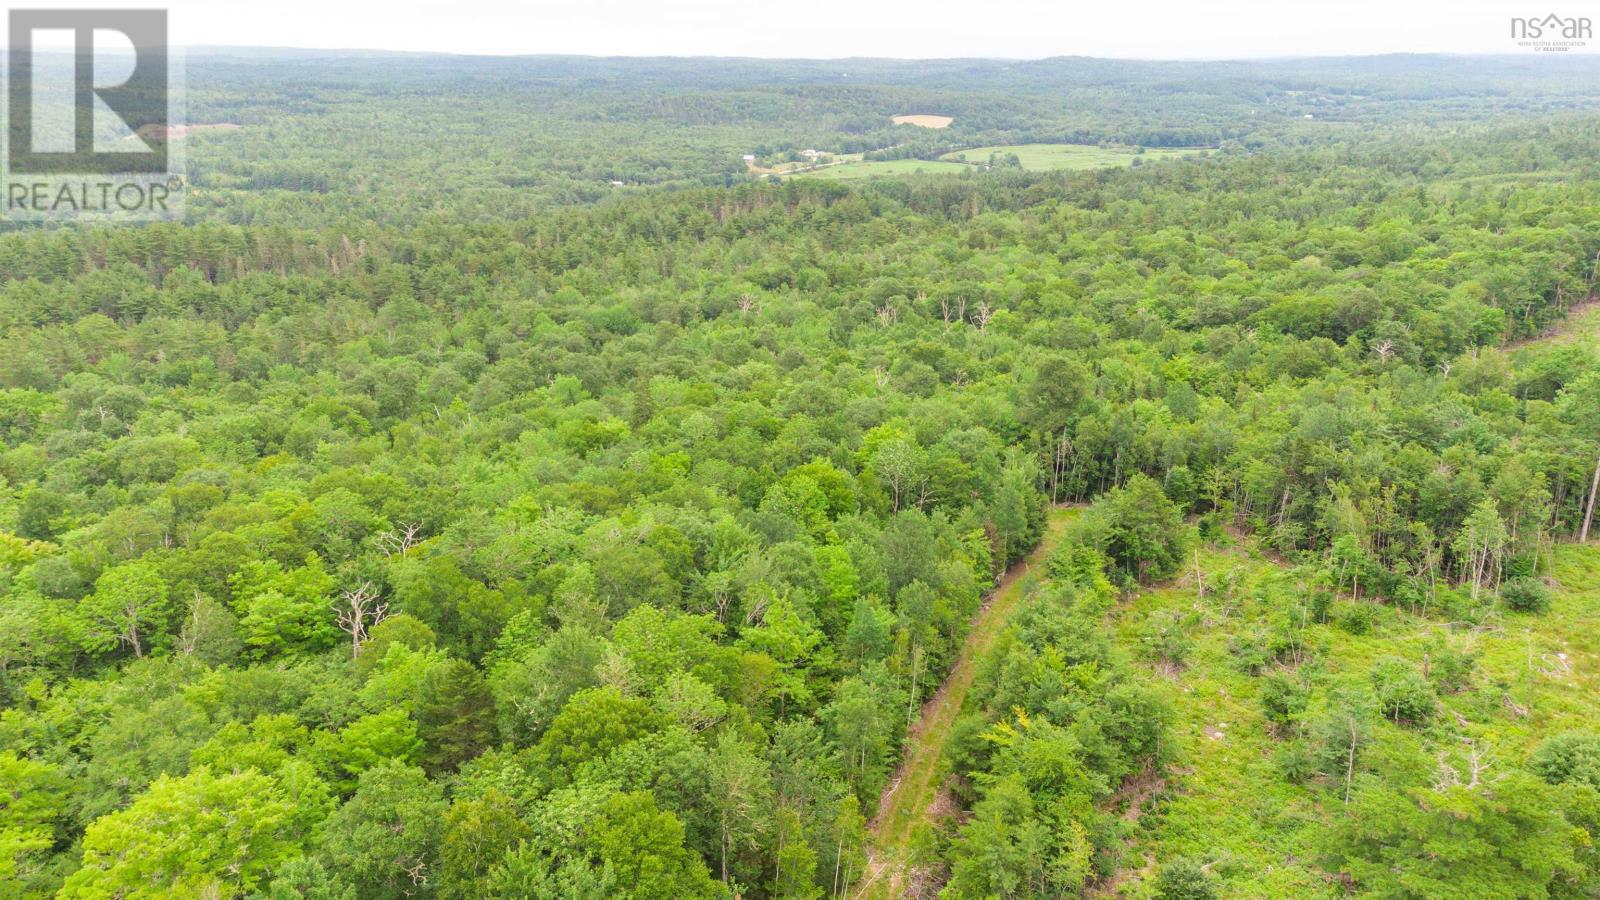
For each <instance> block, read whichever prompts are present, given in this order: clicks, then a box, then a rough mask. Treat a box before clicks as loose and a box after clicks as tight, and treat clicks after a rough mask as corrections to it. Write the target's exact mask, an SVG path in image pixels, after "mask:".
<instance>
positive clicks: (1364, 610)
mask: <svg viewBox="0 0 1600 900" xmlns="http://www.w3.org/2000/svg"><path fill="white" fill-rule="evenodd" d="M1377 621H1378V608H1377V607H1375V606H1373V605H1372V604H1370V603H1354V604H1351V605H1350V606H1349V607H1347V608H1346V609H1345V611H1344V612H1342V613H1340V614H1339V628H1340V629H1342V630H1343V631H1344V632H1345V633H1346V634H1354V635H1363V634H1371V633H1372V626H1373V625H1374V624H1375V623H1376V622H1377Z"/></svg>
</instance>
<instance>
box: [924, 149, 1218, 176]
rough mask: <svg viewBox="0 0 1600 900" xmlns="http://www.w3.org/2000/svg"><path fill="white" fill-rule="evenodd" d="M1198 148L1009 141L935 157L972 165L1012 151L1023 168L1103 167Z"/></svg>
mask: <svg viewBox="0 0 1600 900" xmlns="http://www.w3.org/2000/svg"><path fill="white" fill-rule="evenodd" d="M1198 152H1200V151H1198V150H1191V149H1176V150H1174V149H1162V148H1147V149H1146V150H1145V151H1144V153H1138V152H1136V151H1135V149H1133V148H1121V147H1119V148H1113V149H1106V148H1103V147H1097V146H1095V145H1093V144H1011V145H1007V146H997V147H975V148H973V149H971V150H958V151H956V152H954V153H946V154H945V155H943V156H941V157H939V158H940V159H942V160H948V161H951V162H963V161H965V162H967V163H970V164H973V165H983V164H985V163H987V162H988V161H989V157H990V156H991V155H995V154H998V155H1000V156H1006V155H1008V154H1016V156H1017V159H1018V160H1020V161H1021V162H1022V167H1023V168H1024V169H1027V170H1029V171H1033V172H1044V171H1049V170H1053V169H1105V168H1112V167H1116V166H1129V165H1132V164H1133V161H1134V160H1135V159H1143V160H1144V162H1145V163H1146V164H1148V163H1153V162H1157V161H1160V160H1163V159H1173V158H1176V157H1180V156H1193V155H1194V154H1196V153H1198Z"/></svg>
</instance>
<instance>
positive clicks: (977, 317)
mask: <svg viewBox="0 0 1600 900" xmlns="http://www.w3.org/2000/svg"><path fill="white" fill-rule="evenodd" d="M972 318H973V320H974V321H976V322H977V323H978V330H979V331H980V332H981V331H983V330H984V329H986V328H988V327H989V320H990V319H992V318H994V310H993V309H992V308H990V306H989V304H987V303H979V304H978V308H977V309H975V310H973V311H972Z"/></svg>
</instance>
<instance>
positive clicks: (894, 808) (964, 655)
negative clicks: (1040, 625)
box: [854, 506, 1074, 897]
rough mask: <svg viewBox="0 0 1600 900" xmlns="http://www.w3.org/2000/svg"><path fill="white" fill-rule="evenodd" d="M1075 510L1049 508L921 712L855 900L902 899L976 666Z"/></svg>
mask: <svg viewBox="0 0 1600 900" xmlns="http://www.w3.org/2000/svg"><path fill="white" fill-rule="evenodd" d="M1073 512H1074V510H1073V509H1072V508H1070V507H1066V506H1058V507H1054V508H1052V509H1051V510H1050V517H1049V520H1048V522H1047V523H1046V525H1045V532H1044V535H1043V537H1041V538H1040V540H1039V545H1038V546H1037V547H1035V548H1033V550H1032V552H1030V553H1029V554H1028V555H1027V556H1026V557H1024V558H1023V559H1021V560H1019V561H1018V562H1016V563H1014V564H1012V566H1011V568H1009V569H1007V570H1006V572H1005V574H1004V575H1002V576H1001V577H1000V582H999V584H997V585H996V586H995V589H994V590H993V591H991V592H990V593H989V596H988V597H986V598H984V603H983V606H982V607H980V608H979V610H978V613H977V615H976V616H974V617H973V620H972V628H971V630H970V631H969V632H968V633H967V639H966V642H965V643H964V644H963V645H962V647H961V652H960V654H959V655H957V657H956V661H955V665H954V666H952V667H951V669H950V674H949V676H948V677H946V678H945V680H944V684H942V685H940V686H939V690H938V691H937V692H935V693H934V695H933V696H932V697H931V698H929V700H928V702H927V703H925V704H923V706H922V714H921V715H920V716H918V718H917V721H916V723H915V724H913V725H912V726H911V729H910V731H909V732H908V733H907V735H906V747H905V753H904V755H903V756H902V758H901V761H900V765H899V767H897V768H896V769H895V771H894V774H893V775H891V776H890V778H889V786H888V787H886V788H884V791H883V796H882V797H881V798H879V800H878V813H877V815H876V816H874V817H873V819H872V822H871V824H870V825H869V826H868V827H869V830H870V832H871V835H872V847H871V848H870V849H869V850H868V855H867V867H866V872H865V873H864V875H863V877H862V879H861V883H860V886H859V887H858V888H857V889H856V890H855V891H854V893H855V895H856V896H857V897H901V896H905V895H906V893H907V887H908V884H907V883H908V881H909V880H910V878H911V877H912V875H913V873H912V872H911V866H910V860H909V859H908V856H909V853H910V843H911V834H912V832H913V831H914V830H915V829H916V826H917V825H918V824H920V823H922V822H925V821H928V820H929V819H931V818H932V817H933V816H932V815H931V808H932V807H933V805H934V802H935V800H936V799H937V794H938V791H939V783H938V782H937V781H936V779H937V777H938V770H939V759H940V757H941V756H943V755H944V745H945V741H946V740H948V739H949V737H950V728H951V726H952V725H954V724H955V721H956V716H957V715H958V714H959V713H960V712H961V706H962V704H963V703H964V702H965V701H966V699H967V691H968V690H969V689H971V687H972V678H973V676H974V675H975V674H976V673H977V662H978V660H980V659H982V658H983V657H984V655H985V654H987V653H988V652H989V648H990V647H992V646H993V645H994V642H995V639H996V638H998V637H999V636H1000V633H1001V632H1002V631H1003V630H1004V629H1005V625H1006V623H1007V622H1008V621H1010V619H1011V614H1012V613H1014V612H1015V611H1016V609H1017V607H1018V605H1019V604H1021V602H1022V598H1023V594H1024V591H1023V586H1024V581H1025V580H1026V578H1027V576H1028V575H1029V574H1031V573H1034V572H1037V573H1039V574H1041V575H1042V574H1043V571H1044V564H1045V563H1046V561H1048V560H1049V558H1050V553H1051V551H1052V550H1054V549H1055V547H1056V544H1057V543H1059V542H1060V540H1061V535H1062V533H1063V532H1064V531H1065V530H1066V526H1067V522H1068V521H1070V520H1071V518H1072V514H1073Z"/></svg>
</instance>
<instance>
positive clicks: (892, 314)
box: [878, 301, 900, 328]
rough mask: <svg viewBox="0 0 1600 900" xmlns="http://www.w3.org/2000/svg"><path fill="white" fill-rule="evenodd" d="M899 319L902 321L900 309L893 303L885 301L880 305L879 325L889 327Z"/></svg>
mask: <svg viewBox="0 0 1600 900" xmlns="http://www.w3.org/2000/svg"><path fill="white" fill-rule="evenodd" d="M898 321H900V310H898V309H896V308H895V305H894V304H893V303H890V302H888V301H884V304H883V305H882V306H880V307H878V325H879V327H882V328H888V327H889V326H890V325H893V324H894V323H896V322H898Z"/></svg>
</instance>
